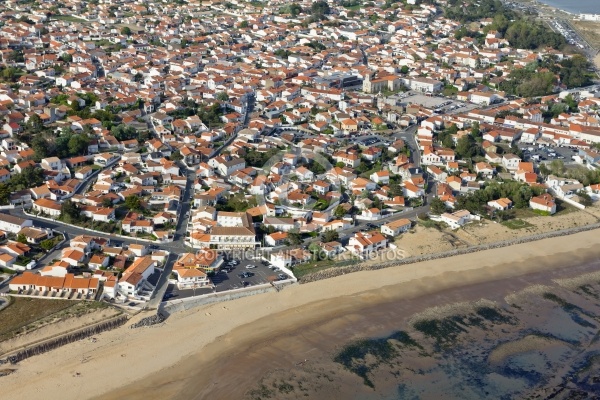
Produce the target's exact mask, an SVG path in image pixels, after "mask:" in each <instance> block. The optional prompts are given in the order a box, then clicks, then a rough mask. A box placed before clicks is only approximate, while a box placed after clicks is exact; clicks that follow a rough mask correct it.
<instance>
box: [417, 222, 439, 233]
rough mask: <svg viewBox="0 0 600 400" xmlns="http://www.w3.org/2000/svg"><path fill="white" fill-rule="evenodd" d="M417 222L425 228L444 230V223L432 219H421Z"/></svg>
mask: <svg viewBox="0 0 600 400" xmlns="http://www.w3.org/2000/svg"><path fill="white" fill-rule="evenodd" d="M417 224H419V225H421V226H422V227H424V228H430V229H437V230H438V231H441V230H442V223H441V222H438V221H434V220H431V219H425V220H422V219H420V220H418V221H417Z"/></svg>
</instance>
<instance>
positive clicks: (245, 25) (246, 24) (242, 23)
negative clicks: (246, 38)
mask: <svg viewBox="0 0 600 400" xmlns="http://www.w3.org/2000/svg"><path fill="white" fill-rule="evenodd" d="M248 25H249V24H248V21H242V22H240V28H242V29H246V28H247V27H248Z"/></svg>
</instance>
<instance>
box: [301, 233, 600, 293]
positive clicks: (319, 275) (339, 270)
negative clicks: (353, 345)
mask: <svg viewBox="0 0 600 400" xmlns="http://www.w3.org/2000/svg"><path fill="white" fill-rule="evenodd" d="M598 228H600V223H595V224H591V225H586V226H580V227H576V228H570V229H563V230H560V231H555V232H546V233H540V234H538V235H533V236H526V237H522V238H518V239H512V240H506V241H502V242H495V243H489V244H481V245H477V246H469V247H465V248H461V249H456V250H450V251H445V252H442V253H435V254H425V255H421V256H415V257H408V258H404V259H402V260H398V261H388V262H382V263H381V264H376V265H373V264H365V263H358V264H355V265H349V266H344V267H331V268H328V269H325V270H322V271H317V272H315V273H312V274H307V275H305V276H303V277H301V278H300V279H298V282H299V283H301V284H302V283H308V282H315V281H319V280H321V279H328V278H334V277H336V276H340V275H345V274H349V273H352V272H358V271H372V270H376V269H382V268H390V267H397V266H401V265H406V264H413V263H417V262H421V261H430V260H437V259H441V258H447V257H453V256H458V255H461V254H469V253H475V252H478V251H484V250H490V249H498V248H502V247H508V246H512V245H515V244H522V243H529V242H533V241H537V240H542V239H548V238H553V237H559V236H566V235H572V234H575V233H579V232H586V231H591V230H594V229H598Z"/></svg>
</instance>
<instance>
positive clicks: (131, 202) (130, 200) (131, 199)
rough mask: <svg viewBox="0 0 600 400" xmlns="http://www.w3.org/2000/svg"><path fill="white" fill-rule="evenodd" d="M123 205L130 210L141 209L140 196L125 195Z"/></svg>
mask: <svg viewBox="0 0 600 400" xmlns="http://www.w3.org/2000/svg"><path fill="white" fill-rule="evenodd" d="M125 207H127V208H128V209H130V210H132V211H141V210H142V202H141V201H140V198H139V197H138V196H135V195H131V196H127V197H125Z"/></svg>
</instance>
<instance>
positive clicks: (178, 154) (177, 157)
mask: <svg viewBox="0 0 600 400" xmlns="http://www.w3.org/2000/svg"><path fill="white" fill-rule="evenodd" d="M170 159H171V161H181V160H183V156H182V155H181V152H180V151H179V150H175V151H174V152H172V153H171V157H170Z"/></svg>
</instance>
